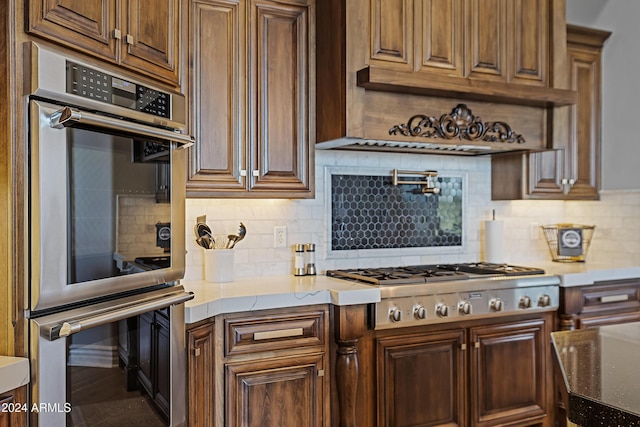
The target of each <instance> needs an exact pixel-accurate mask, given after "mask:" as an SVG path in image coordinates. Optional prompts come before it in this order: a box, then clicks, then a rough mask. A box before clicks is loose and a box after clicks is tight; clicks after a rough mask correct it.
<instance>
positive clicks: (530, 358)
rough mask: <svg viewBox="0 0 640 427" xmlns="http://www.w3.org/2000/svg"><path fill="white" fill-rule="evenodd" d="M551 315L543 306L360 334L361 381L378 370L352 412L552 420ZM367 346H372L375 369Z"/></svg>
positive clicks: (393, 419) (440, 419) (468, 422)
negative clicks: (534, 311) (372, 390)
mask: <svg viewBox="0 0 640 427" xmlns="http://www.w3.org/2000/svg"><path fill="white" fill-rule="evenodd" d="M552 320H553V313H545V314H542V315H540V314H539V315H538V316H535V317H532V316H529V317H522V316H521V317H518V318H504V319H503V320H501V321H496V320H491V321H480V322H476V323H473V322H472V323H466V324H465V323H453V324H449V325H438V326H433V327H419V328H407V329H406V330H395V331H379V332H377V333H374V334H373V335H376V336H375V338H373V337H372V336H369V337H365V338H364V339H363V342H362V343H361V346H362V354H361V357H360V360H361V362H362V364H361V365H362V366H361V369H360V371H361V381H360V383H361V384H368V383H371V381H370V378H367V377H368V376H371V375H372V372H376V374H375V377H376V378H375V381H374V382H373V384H375V385H376V387H377V397H376V401H375V402H371V401H369V402H367V399H366V398H365V399H364V401H363V402H361V403H362V405H361V406H362V408H364V409H358V411H361V410H365V411H366V408H367V407H369V408H372V407H377V410H376V413H377V417H376V419H377V426H378V427H382V426H384V427H399V426H473V427H488V426H497V425H514V426H516V425H517V426H526V425H540V426H551V425H553V415H552V413H551V411H552V410H553V404H552V401H553V381H552V372H551V364H550V346H549V342H548V341H549V334H550V332H551V325H552V323H553V322H552ZM372 338H373V339H372ZM368 341H371V342H374V343H375V344H374V345H371V344H369V343H368ZM368 348H375V358H374V360H375V362H374V364H375V369H370V367H369V366H368V361H369V360H371V359H370V358H369V357H368V355H367V354H366V353H367V349H368ZM366 394H367V391H361V392H359V396H360V397H362V396H366ZM369 404H371V405H372V406H369ZM358 418H359V420H360V419H363V420H366V419H367V418H368V416H367V414H366V413H362V412H361V413H360V415H359V416H358ZM358 425H359V426H360V425H361V424H360V423H359V424H358ZM362 425H364V424H362Z"/></svg>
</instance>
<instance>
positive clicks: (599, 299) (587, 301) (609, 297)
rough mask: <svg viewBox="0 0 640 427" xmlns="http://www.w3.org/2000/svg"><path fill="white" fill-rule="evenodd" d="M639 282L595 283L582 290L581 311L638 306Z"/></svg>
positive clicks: (639, 298) (624, 308) (639, 303)
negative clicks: (582, 305)
mask: <svg viewBox="0 0 640 427" xmlns="http://www.w3.org/2000/svg"><path fill="white" fill-rule="evenodd" d="M639 291H640V283H638V282H631V283H629V282H627V283H620V284H618V283H616V282H608V283H605V282H603V283H597V284H596V285H594V286H590V287H585V288H583V291H582V301H583V304H584V307H583V310H582V312H583V313H586V312H597V311H603V310H614V309H615V310H628V309H633V308H640V292H639Z"/></svg>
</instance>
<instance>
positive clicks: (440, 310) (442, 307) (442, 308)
mask: <svg viewBox="0 0 640 427" xmlns="http://www.w3.org/2000/svg"><path fill="white" fill-rule="evenodd" d="M436 314H437V315H438V316H440V317H447V316H448V315H449V306H448V305H446V304H438V305H436Z"/></svg>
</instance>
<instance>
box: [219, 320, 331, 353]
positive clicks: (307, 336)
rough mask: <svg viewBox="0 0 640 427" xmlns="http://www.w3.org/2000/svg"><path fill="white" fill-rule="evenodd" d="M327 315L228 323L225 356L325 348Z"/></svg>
mask: <svg viewBox="0 0 640 427" xmlns="http://www.w3.org/2000/svg"><path fill="white" fill-rule="evenodd" d="M324 323H325V313H324V311H313V312H307V313H300V314H290V315H275V316H264V317H244V318H239V319H225V355H226V356H229V355H233V354H243V353H254V352H259V351H268V350H280V349H285V348H300V347H311V346H319V345H323V344H324V339H325V338H324Z"/></svg>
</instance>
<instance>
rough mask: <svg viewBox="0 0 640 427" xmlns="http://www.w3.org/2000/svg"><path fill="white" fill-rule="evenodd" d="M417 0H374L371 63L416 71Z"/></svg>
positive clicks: (371, 15)
mask: <svg viewBox="0 0 640 427" xmlns="http://www.w3.org/2000/svg"><path fill="white" fill-rule="evenodd" d="M413 3H414V2H413V0H370V7H371V13H370V19H371V22H370V23H369V28H370V34H369V40H370V52H371V53H370V56H371V60H370V63H371V64H372V65H373V64H376V65H383V66H387V67H388V66H391V67H395V68H397V69H401V70H406V71H412V70H413V39H414V37H413V19H414V11H413Z"/></svg>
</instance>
